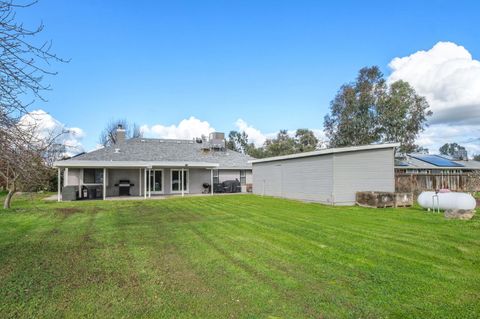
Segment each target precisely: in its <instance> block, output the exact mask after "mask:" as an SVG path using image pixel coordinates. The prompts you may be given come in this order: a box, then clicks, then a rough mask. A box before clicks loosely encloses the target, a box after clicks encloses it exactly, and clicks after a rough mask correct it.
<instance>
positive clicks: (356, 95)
mask: <svg viewBox="0 0 480 319" xmlns="http://www.w3.org/2000/svg"><path fill="white" fill-rule="evenodd" d="M385 91H386V83H385V80H384V78H383V74H382V72H380V69H379V68H378V67H376V66H373V67H370V68H363V69H361V70H360V71H359V73H358V76H357V78H356V80H355V82H353V83H349V84H344V85H343V86H342V87H341V88H340V90H339V91H338V93H337V95H336V96H335V98H334V99H333V101H332V102H331V103H330V113H329V114H327V115H326V116H325V119H324V127H325V132H326V135H327V137H328V138H329V140H330V145H331V146H332V147H339V146H348V145H362V144H370V143H373V142H376V141H378V139H379V136H378V130H377V128H376V105H377V104H378V101H379V99H381V98H383V96H384V95H385Z"/></svg>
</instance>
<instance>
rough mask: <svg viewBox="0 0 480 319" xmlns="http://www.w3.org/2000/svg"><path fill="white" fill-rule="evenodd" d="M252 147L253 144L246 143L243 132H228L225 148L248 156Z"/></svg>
mask: <svg viewBox="0 0 480 319" xmlns="http://www.w3.org/2000/svg"><path fill="white" fill-rule="evenodd" d="M252 147H254V145H253V143H249V142H248V135H247V133H245V132H238V131H230V133H229V134H228V139H227V148H228V149H230V150H233V151H236V152H240V153H243V154H248V152H249V150H250V149H251V148H252Z"/></svg>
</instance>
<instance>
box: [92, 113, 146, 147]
mask: <svg viewBox="0 0 480 319" xmlns="http://www.w3.org/2000/svg"><path fill="white" fill-rule="evenodd" d="M119 126H121V127H122V128H123V129H124V130H125V137H126V138H138V137H142V132H141V130H140V126H139V125H138V124H136V123H133V124H130V123H129V122H128V121H127V120H126V119H117V120H110V121H109V122H108V123H107V125H105V128H104V129H103V131H102V132H101V133H100V137H99V142H100V144H102V145H103V146H104V147H105V146H109V145H113V144H115V143H116V142H117V129H118V127H119Z"/></svg>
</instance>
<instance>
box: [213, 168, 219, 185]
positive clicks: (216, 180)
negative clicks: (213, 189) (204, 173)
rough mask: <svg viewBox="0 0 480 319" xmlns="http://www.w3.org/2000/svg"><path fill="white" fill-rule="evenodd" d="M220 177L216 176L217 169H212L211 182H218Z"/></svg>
mask: <svg viewBox="0 0 480 319" xmlns="http://www.w3.org/2000/svg"><path fill="white" fill-rule="evenodd" d="M219 182H220V179H219V177H218V169H214V170H213V184H218V183H219Z"/></svg>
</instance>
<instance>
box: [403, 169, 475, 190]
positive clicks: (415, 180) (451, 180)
mask: <svg viewBox="0 0 480 319" xmlns="http://www.w3.org/2000/svg"><path fill="white" fill-rule="evenodd" d="M468 178H469V176H468V175H466V174H400V173H397V174H395V190H396V191H397V192H407V193H414V194H418V193H420V192H422V191H428V190H436V189H441V188H448V189H450V190H452V191H458V192H468V191H471V190H470V189H467V188H468Z"/></svg>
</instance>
